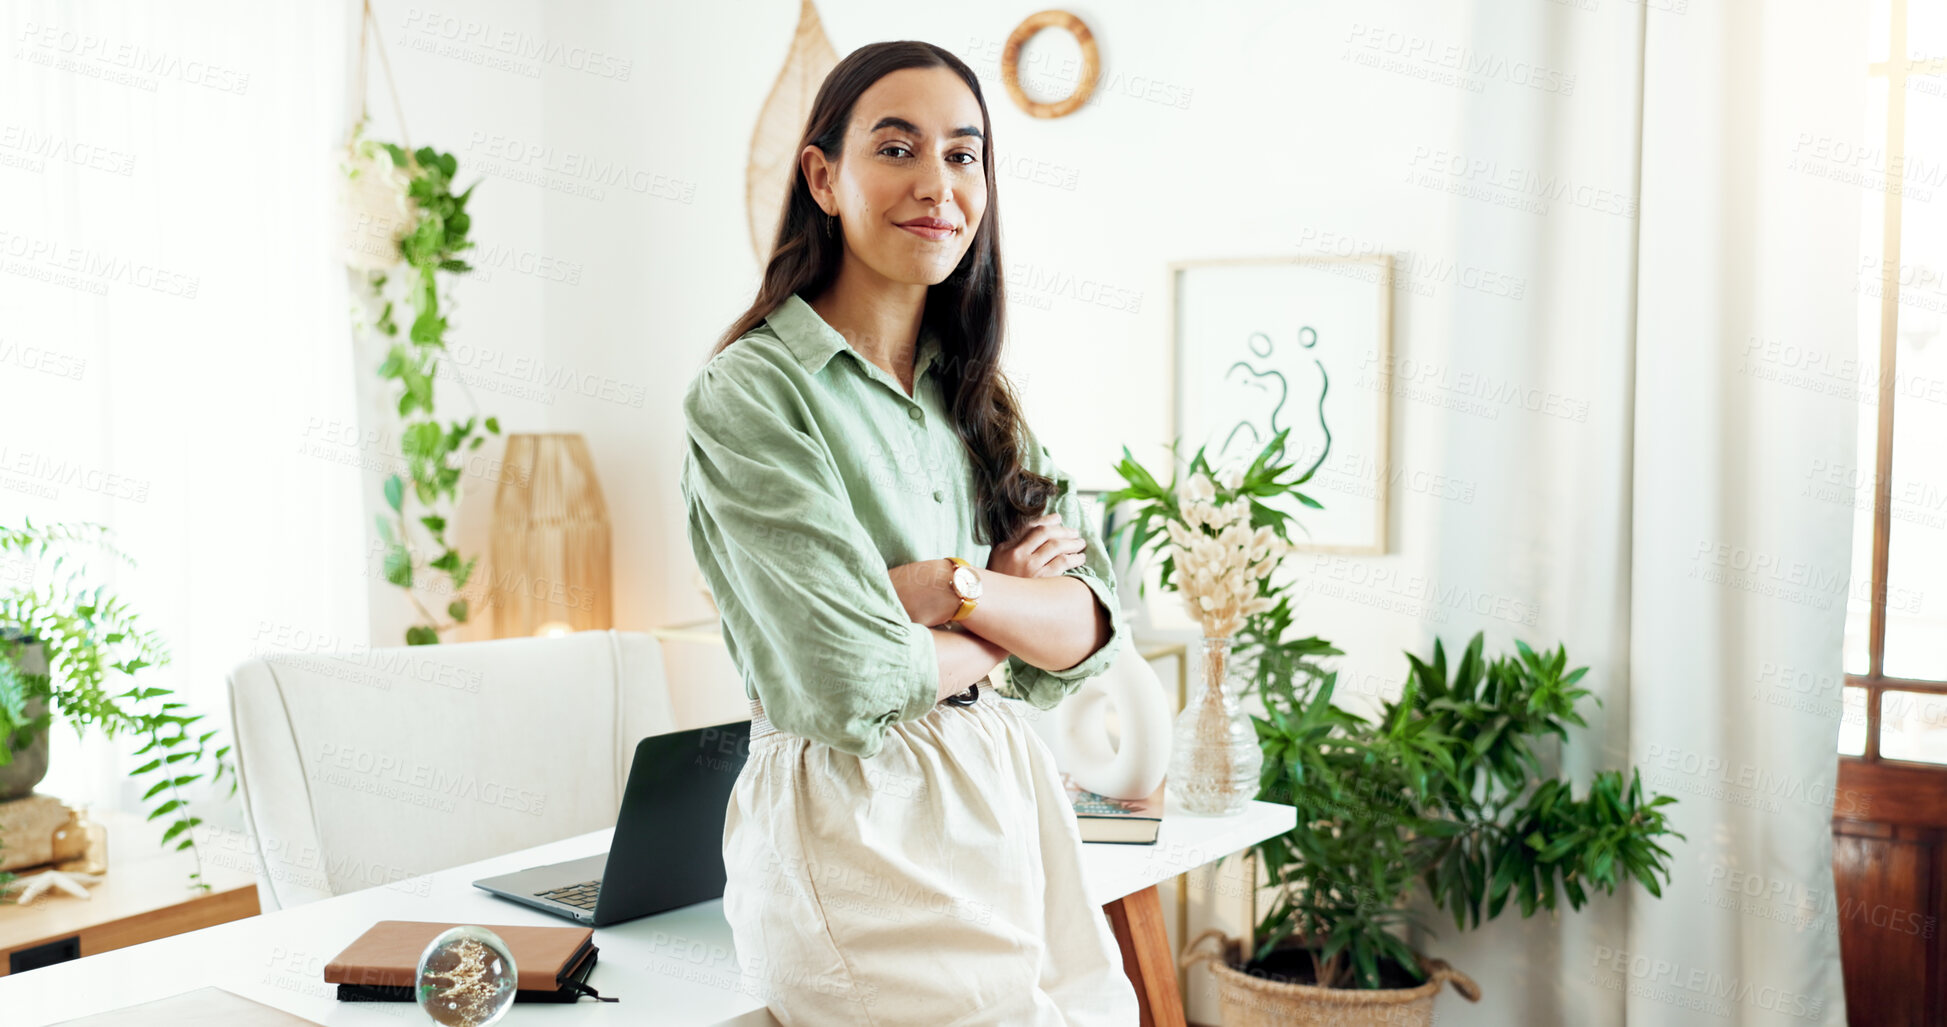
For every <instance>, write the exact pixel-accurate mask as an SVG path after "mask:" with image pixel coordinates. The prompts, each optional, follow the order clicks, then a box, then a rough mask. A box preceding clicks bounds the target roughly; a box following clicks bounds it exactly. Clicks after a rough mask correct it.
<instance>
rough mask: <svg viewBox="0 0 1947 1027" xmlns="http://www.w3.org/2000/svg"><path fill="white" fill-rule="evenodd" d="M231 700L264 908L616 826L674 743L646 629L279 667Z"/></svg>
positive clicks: (305, 657)
mask: <svg viewBox="0 0 1947 1027" xmlns="http://www.w3.org/2000/svg"><path fill="white" fill-rule="evenodd" d="M229 693H230V716H231V724H232V725H233V730H234V732H235V737H236V747H235V752H234V755H235V759H236V765H237V770H238V776H239V780H240V783H241V788H242V794H243V810H244V824H245V829H246V831H247V832H248V836H249V841H248V844H250V845H252V846H253V847H254V849H255V853H254V855H255V857H256V859H255V862H256V868H257V872H258V882H257V893H258V899H259V902H260V904H261V905H262V907H263V909H264V911H265V912H269V911H270V910H273V909H282V908H285V907H288V906H294V905H300V904H302V903H305V902H310V901H313V900H315V899H321V898H327V897H330V896H332V895H338V894H341V893H344V892H348V891H356V890H358V889H360V888H368V887H372V886H374V885H387V884H392V883H393V882H398V881H403V880H405V879H407V878H412V877H417V876H419V875H421V874H425V873H429V872H431V871H434V870H441V869H444V868H446V867H450V866H456V865H458V864H461V863H467V862H471V861H473V860H477V859H482V858H485V857H487V856H492V855H496V854H499V853H503V852H508V851H511V850H514V849H522V848H527V847H529V846H533V845H539V844H542V843H544V842H550V841H555V840H557V839H561V838H567V837H571V836H573V835H577V834H584V833H586V832H589V831H594V830H599V829H601V828H604V827H611V826H614V824H615V815H616V812H617V810H619V809H620V808H621V804H622V791H623V787H624V785H625V784H626V783H627V780H628V772H629V762H630V760H631V759H632V758H633V757H634V754H635V744H636V742H637V741H638V740H640V739H642V738H644V737H647V736H649V735H655V734H663V733H666V732H669V731H673V730H677V725H676V722H675V721H676V718H675V716H674V714H673V712H672V711H673V706H672V703H671V698H670V690H669V686H668V682H667V680H666V678H665V675H664V670H663V658H662V646H661V643H660V642H658V641H657V639H656V638H655V637H654V636H652V635H648V634H644V633H639V632H626V631H583V632H577V633H575V634H571V635H565V636H561V637H556V638H514V639H499V640H495V641H488V642H461V643H454V644H449V645H431V646H400V647H394V648H379V649H370V648H368V649H361V650H357V651H353V652H342V653H332V654H308V653H280V654H275V655H271V656H268V657H264V658H261V659H251V660H247V661H245V662H243V663H241V664H239V665H238V666H237V667H236V669H235V670H233V671H231V672H230V679H229ZM400 887H402V888H404V887H409V886H406V885H400Z"/></svg>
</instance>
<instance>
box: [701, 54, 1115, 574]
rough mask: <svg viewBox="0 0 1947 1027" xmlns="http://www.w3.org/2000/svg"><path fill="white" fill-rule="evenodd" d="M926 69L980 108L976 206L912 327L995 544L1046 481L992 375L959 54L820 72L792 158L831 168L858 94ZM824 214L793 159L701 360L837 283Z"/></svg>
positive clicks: (985, 234)
mask: <svg viewBox="0 0 1947 1027" xmlns="http://www.w3.org/2000/svg"><path fill="white" fill-rule="evenodd" d="M938 67H945V68H950V69H952V71H953V73H954V74H956V75H959V76H960V78H961V79H962V80H964V81H965V82H966V83H967V88H968V89H971V90H973V95H974V99H975V100H976V101H978V102H979V103H980V127H981V132H982V133H983V138H982V140H981V148H982V154H981V166H982V172H981V173H982V174H983V175H984V176H985V177H986V179H987V207H986V213H985V214H984V215H983V216H982V217H981V219H980V227H979V228H978V229H977V230H975V232H974V238H973V244H972V245H970V246H968V247H967V252H966V254H965V256H963V257H961V258H960V263H959V265H958V266H957V267H955V268H954V269H953V273H952V274H950V275H948V276H947V278H946V280H945V281H943V282H941V283H939V284H938V285H934V286H931V287H929V288H928V289H927V290H926V311H925V313H924V314H923V315H922V317H921V320H922V322H923V324H924V325H925V326H926V327H928V328H931V329H933V331H934V333H935V334H936V335H937V336H938V337H939V339H940V353H939V357H938V359H937V360H936V361H935V363H934V364H933V372H934V374H936V375H937V376H938V378H939V382H940V387H941V390H942V392H943V394H944V396H945V398H946V406H947V410H948V411H949V412H950V413H951V414H952V419H953V427H954V431H955V432H956V433H958V434H959V436H960V439H961V441H962V442H964V443H965V444H966V447H967V451H968V454H969V456H970V457H971V460H970V462H971V463H972V464H973V467H974V479H975V481H974V485H975V489H974V494H975V496H976V497H977V498H976V501H977V502H978V503H979V506H980V511H979V513H980V515H979V516H978V517H976V518H974V524H975V535H974V537H975V540H976V541H978V542H980V543H981V544H983V545H997V544H1000V543H1002V542H1007V541H1012V540H1013V539H1014V537H1015V536H1016V535H1017V534H1018V533H1019V532H1020V531H1021V529H1022V528H1023V527H1025V522H1026V521H1027V520H1028V519H1030V518H1033V517H1037V516H1039V515H1040V514H1041V513H1042V512H1043V511H1044V509H1045V507H1046V506H1047V504H1048V501H1049V499H1051V498H1053V496H1054V492H1055V482H1054V481H1053V480H1052V479H1050V478H1048V477H1046V476H1043V475H1040V474H1036V473H1034V472H1032V471H1029V470H1027V469H1026V468H1024V467H1023V466H1022V459H1021V458H1022V448H1023V447H1024V446H1025V445H1026V437H1025V432H1024V425H1023V423H1022V418H1021V413H1020V404H1019V402H1018V400H1017V399H1016V397H1015V395H1014V388H1013V385H1012V383H1010V382H1009V381H1008V380H1007V376H1006V375H1004V374H1002V373H1001V369H1000V359H999V358H1000V349H1001V340H1002V337H1003V334H1004V330H1005V325H1006V314H1007V302H1006V300H1007V296H1006V289H1005V287H1004V283H1003V281H1002V275H1001V247H1000V205H999V202H998V199H999V197H998V194H997V193H996V192H995V188H994V162H993V160H992V153H993V145H994V143H993V140H994V131H993V126H992V123H991V122H990V121H989V119H988V117H987V99H986V97H984V96H982V95H981V92H980V81H979V80H978V79H976V78H975V77H974V73H973V71H972V70H970V69H969V68H968V67H967V66H966V64H965V63H963V62H962V61H961V60H960V58H958V57H955V56H954V55H953V54H952V53H950V52H948V51H946V50H943V49H941V48H939V47H937V46H934V45H933V44H931V43H923V42H918V41H914V40H899V41H894V42H884V43H872V44H870V45H867V46H862V47H860V48H858V49H857V50H854V51H852V52H851V53H849V54H847V55H846V56H845V59H844V60H841V61H839V62H838V65H837V67H834V68H833V69H832V70H831V74H829V75H827V76H825V82H824V85H822V86H820V87H819V88H818V97H817V99H816V100H814V101H813V102H812V105H811V115H810V116H809V117H808V118H807V119H806V120H805V128H804V137H803V138H802V139H801V140H800V141H799V143H798V148H797V149H796V150H795V151H794V152H796V153H803V152H804V148H805V147H806V146H817V147H818V149H820V150H822V151H824V154H825V157H826V159H828V160H831V161H833V162H837V161H838V160H839V159H840V158H841V156H842V155H843V150H844V143H845V130H846V127H847V125H849V124H850V122H851V120H852V108H853V106H854V105H855V104H856V103H857V102H858V98H859V96H860V94H862V93H864V92H865V91H866V89H868V88H870V87H871V85H872V84H873V83H874V82H877V81H878V80H879V79H880V78H882V77H884V76H885V75H887V74H889V73H891V72H894V71H898V70H900V69H902V68H938ZM826 217H827V215H826V214H825V212H824V210H823V208H821V207H819V206H818V204H817V202H816V201H815V200H813V199H812V198H811V187H810V186H809V185H807V184H806V183H805V178H804V165H803V163H802V162H797V163H795V164H794V166H793V170H792V172H791V194H790V196H789V198H787V199H786V200H785V203H784V211H783V213H782V215H780V217H779V219H778V226H777V240H776V242H775V243H774V244H773V245H772V247H771V260H770V263H769V264H768V265H766V266H765V268H764V282H763V284H762V285H761V286H760V287H759V288H758V290H757V298H756V299H755V300H754V301H752V303H751V305H750V309H749V310H747V311H745V312H744V313H743V315H742V316H741V317H738V318H737V319H736V320H735V321H733V322H732V323H731V325H730V327H729V329H728V330H726V331H725V332H724V333H723V337H722V338H720V339H718V340H717V343H716V345H715V346H714V347H712V348H711V350H710V356H712V357H714V356H716V354H718V353H719V352H722V350H723V349H724V347H726V346H729V345H730V344H731V343H734V342H736V341H737V340H738V339H740V338H742V337H743V336H744V334H745V333H747V332H749V331H750V330H751V329H753V328H755V327H757V326H758V325H759V324H761V323H763V321H764V318H765V317H766V316H767V315H769V314H770V312H771V311H773V310H775V309H777V305H778V304H780V303H782V302H784V301H785V299H787V298H789V297H790V295H791V294H792V293H794V292H795V293H799V294H801V295H803V297H804V298H805V300H806V301H810V300H812V299H815V298H816V297H818V296H819V295H821V294H822V293H823V292H824V291H825V290H826V289H828V288H830V287H831V285H832V283H833V282H834V281H836V280H837V278H838V270H839V266H840V264H841V263H842V262H843V259H844V256H845V243H844V241H843V240H842V239H837V238H830V237H827V236H826V234H825V231H824V227H823V225H824V219H825V218H826ZM1069 527H1071V528H1072V527H1077V525H1069ZM982 529H985V534H984V537H983V534H982Z"/></svg>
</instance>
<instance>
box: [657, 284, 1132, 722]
mask: <svg viewBox="0 0 1947 1027" xmlns="http://www.w3.org/2000/svg"><path fill="white" fill-rule="evenodd" d="M940 359H941V357H940V345H939V340H938V339H937V338H936V337H935V336H934V334H933V333H932V332H931V331H930V330H923V331H922V332H921V333H920V337H919V339H918V341H917V343H916V346H915V355H914V373H913V377H914V386H913V394H912V395H907V393H906V392H905V391H904V390H903V389H902V388H901V387H900V385H899V382H898V380H897V379H896V378H894V377H893V376H892V375H890V374H888V373H886V371H885V370H884V369H882V368H880V367H879V366H877V365H875V364H873V363H872V362H871V361H870V360H867V359H866V358H865V357H863V356H861V355H860V354H859V353H858V351H857V350H854V349H853V348H852V346H851V344H850V343H848V342H846V341H845V337H844V336H842V335H840V334H839V333H838V332H837V330H835V329H833V328H832V327H831V326H830V325H828V324H826V323H825V320H824V319H823V318H822V317H820V316H819V315H818V312H817V311H816V310H814V309H812V307H811V305H810V304H809V303H806V302H805V301H804V299H803V298H802V297H800V296H798V295H796V294H795V293H794V294H793V295H791V296H790V297H788V298H786V299H785V300H784V302H783V303H781V304H779V305H778V307H777V309H775V310H773V311H772V312H771V313H770V315H769V316H768V317H767V318H766V319H765V320H764V322H763V323H762V324H760V325H758V326H757V327H755V328H753V329H751V330H750V331H749V332H748V333H746V334H745V335H744V336H743V337H742V338H740V339H738V340H737V341H735V342H733V343H731V344H730V345H729V346H727V347H725V348H724V349H723V350H722V351H720V352H719V353H717V354H716V355H715V356H713V357H712V358H711V359H710V361H709V363H708V364H706V365H704V367H703V368H702V369H701V370H700V371H698V372H697V374H696V376H695V377H694V378H693V379H692V380H691V382H690V384H689V386H688V388H687V390H686V391H685V393H684V395H683V414H684V419H685V422H686V431H687V435H688V449H687V451H686V453H685V455H684V458H683V470H682V492H683V499H684V502H685V504H686V506H687V507H688V512H689V524H688V534H689V540H690V548H691V549H692V550H693V551H694V553H695V554H696V561H697V565H698V567H699V568H700V569H701V571H702V573H703V577H704V580H705V581H706V582H707V583H708V584H709V586H710V592H711V596H712V598H713V600H714V601H715V603H716V606H717V609H718V611H719V612H720V615H721V623H722V631H723V639H724V643H725V645H726V647H727V648H728V650H729V654H730V658H731V661H732V663H733V664H735V666H736V667H737V670H738V673H739V674H740V675H741V676H742V678H743V682H744V692H745V695H746V696H747V697H750V698H756V699H759V700H761V701H762V702H763V704H764V713H765V716H766V717H768V718H769V719H770V721H771V723H772V724H774V725H775V726H776V727H777V728H778V729H779V730H781V731H786V732H790V733H792V734H796V735H801V736H803V737H805V738H809V739H811V740H813V741H817V742H822V743H824V744H826V745H829V746H831V747H832V748H835V749H840V750H843V751H845V752H848V753H852V754H854V755H857V756H860V757H871V756H875V755H877V754H878V752H879V749H880V748H881V746H882V745H883V744H884V741H885V734H886V731H887V730H888V729H889V728H890V726H891V725H892V724H893V723H894V722H897V721H904V720H911V719H913V718H916V717H921V716H924V715H926V714H927V713H928V712H929V711H931V710H932V708H933V706H934V704H935V703H936V702H937V701H938V698H939V687H940V686H939V664H938V662H937V656H936V654H935V650H934V641H933V637H934V636H933V629H932V628H929V627H926V626H925V625H921V624H918V623H915V622H914V621H912V620H911V619H910V618H909V617H908V615H907V613H906V609H905V607H904V606H903V605H902V604H901V603H900V601H899V595H898V593H897V591H895V589H894V588H893V584H892V579H891V577H890V576H889V575H888V574H887V573H886V572H887V570H888V569H889V568H891V567H895V566H898V565H900V564H905V563H911V562H913V561H916V560H937V559H941V558H943V557H946V556H949V555H951V556H958V557H961V558H962V559H965V560H966V561H967V562H968V563H970V564H972V565H973V566H975V567H983V568H984V567H985V566H986V565H987V557H988V552H989V550H990V548H991V547H990V546H986V545H981V544H979V543H976V542H975V541H974V534H973V533H974V513H975V497H974V489H973V465H972V462H971V460H970V459H969V457H968V454H967V451H966V448H965V446H964V444H963V443H962V442H961V440H960V437H959V436H958V435H957V434H955V433H954V431H953V428H952V425H951V423H950V421H949V416H950V415H949V413H948V411H947V409H946V406H945V404H944V399H945V397H944V395H943V393H942V391H941V388H940V385H939V382H938V378H937V376H936V375H932V374H929V373H928V371H929V370H931V369H932V368H933V367H934V365H935V364H936V363H937V362H938V361H939V360H940ZM1028 442H1029V445H1028V447H1027V451H1026V455H1025V456H1024V460H1025V462H1026V464H1027V466H1028V467H1029V468H1030V469H1032V470H1034V471H1035V472H1037V473H1040V474H1045V475H1047V476H1049V477H1050V478H1054V479H1056V480H1057V481H1058V482H1060V483H1061V485H1062V489H1061V496H1060V498H1058V499H1057V500H1056V501H1055V511H1056V512H1058V513H1059V514H1060V515H1061V520H1062V523H1063V524H1064V525H1066V526H1068V527H1071V528H1076V529H1078V530H1079V531H1081V532H1082V535H1083V537H1084V538H1085V539H1086V540H1087V543H1088V545H1087V549H1086V552H1085V556H1086V560H1085V562H1084V563H1082V564H1081V565H1079V566H1077V567H1074V568H1071V569H1069V570H1067V571H1065V572H1063V573H1065V574H1070V575H1073V576H1075V577H1077V578H1080V579H1081V580H1082V581H1084V582H1086V583H1087V584H1088V587H1089V589H1090V590H1091V591H1093V592H1094V594H1095V597H1096V601H1097V603H1098V604H1099V605H1100V606H1102V607H1103V608H1104V609H1106V610H1107V611H1108V614H1109V617H1110V623H1111V625H1112V627H1113V631H1112V633H1111V634H1110V636H1109V639H1108V641H1107V642H1105V643H1103V644H1102V645H1101V646H1100V647H1099V648H1097V649H1096V650H1095V652H1094V653H1092V654H1090V655H1089V656H1088V657H1087V658H1086V659H1084V660H1082V661H1081V662H1080V663H1077V664H1075V665H1074V666H1072V667H1068V668H1065V669H1061V670H1049V669H1046V668H1042V667H1036V666H1033V665H1031V664H1029V663H1028V662H1027V661H1025V660H1023V659H1021V658H1020V657H1019V656H1014V655H1010V656H1008V658H1007V660H1006V666H1007V679H1008V685H1007V691H1008V692H1009V693H1011V694H1012V695H1013V697H1015V698H1019V699H1023V700H1025V701H1026V702H1028V703H1029V704H1030V705H1032V706H1034V707H1035V708H1036V709H1041V710H1049V709H1053V708H1054V707H1055V706H1056V705H1057V704H1058V703H1060V702H1061V700H1062V699H1063V698H1064V697H1066V696H1068V695H1070V694H1072V693H1074V692H1075V690H1076V689H1078V688H1080V687H1081V685H1082V683H1083V682H1084V681H1086V680H1087V679H1089V678H1091V677H1094V676H1095V675H1097V674H1100V673H1102V672H1103V671H1104V670H1106V669H1108V666H1109V664H1110V663H1112V662H1113V661H1114V660H1115V658H1116V655H1117V653H1118V651H1119V650H1120V648H1121V646H1122V645H1123V644H1124V640H1125V637H1126V635H1127V633H1128V628H1127V625H1126V624H1125V620H1124V617H1123V614H1122V608H1121V604H1120V602H1118V600H1117V598H1116V593H1115V586H1114V581H1115V576H1114V572H1113V570H1112V569H1111V565H1110V561H1109V554H1108V552H1107V551H1106V550H1105V549H1104V547H1103V545H1102V541H1101V539H1100V538H1099V534H1100V533H1099V531H1098V530H1097V529H1096V527H1095V526H1094V525H1092V524H1089V523H1087V522H1086V521H1085V520H1084V519H1083V517H1082V515H1081V505H1080V501H1079V499H1078V498H1077V497H1076V495H1075V494H1074V491H1073V488H1072V484H1071V483H1070V481H1069V479H1068V478H1067V477H1066V475H1064V474H1063V473H1062V472H1061V471H1060V470H1059V469H1058V468H1057V467H1056V465H1055V463H1054V461H1053V459H1052V458H1051V457H1050V456H1049V454H1048V450H1047V447H1046V446H1044V445H1042V444H1041V443H1040V441H1039V440H1038V439H1037V438H1035V436H1034V434H1033V432H1032V430H1029V431H1028Z"/></svg>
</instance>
